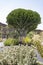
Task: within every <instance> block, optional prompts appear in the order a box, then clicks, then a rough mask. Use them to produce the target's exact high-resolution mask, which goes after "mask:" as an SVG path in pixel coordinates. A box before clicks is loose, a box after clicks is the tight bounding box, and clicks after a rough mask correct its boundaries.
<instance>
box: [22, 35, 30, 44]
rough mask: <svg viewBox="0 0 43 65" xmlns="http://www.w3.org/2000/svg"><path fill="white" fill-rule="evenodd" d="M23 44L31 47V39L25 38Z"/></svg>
mask: <svg viewBox="0 0 43 65" xmlns="http://www.w3.org/2000/svg"><path fill="white" fill-rule="evenodd" d="M22 42H23V43H24V44H27V45H31V38H30V37H27V36H26V37H25V38H23V40H22Z"/></svg>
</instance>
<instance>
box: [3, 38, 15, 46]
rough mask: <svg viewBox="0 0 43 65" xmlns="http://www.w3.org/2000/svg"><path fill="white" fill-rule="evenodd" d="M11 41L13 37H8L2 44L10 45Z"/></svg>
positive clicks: (12, 41)
mask: <svg viewBox="0 0 43 65" xmlns="http://www.w3.org/2000/svg"><path fill="white" fill-rule="evenodd" d="M12 43H14V39H11V38H8V39H7V40H6V41H5V42H4V45H5V46H10V45H12Z"/></svg>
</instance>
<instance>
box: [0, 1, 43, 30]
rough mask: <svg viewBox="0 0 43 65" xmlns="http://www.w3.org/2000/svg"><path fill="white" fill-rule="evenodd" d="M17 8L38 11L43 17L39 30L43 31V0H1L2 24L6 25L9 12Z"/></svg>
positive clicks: (0, 15) (0, 13)
mask: <svg viewBox="0 0 43 65" xmlns="http://www.w3.org/2000/svg"><path fill="white" fill-rule="evenodd" d="M17 8H24V9H31V10H34V11H37V12H38V13H39V14H40V16H41V24H40V25H38V29H43V0H0V22H2V23H6V17H7V15H8V14H9V12H11V11H12V10H14V9H17Z"/></svg>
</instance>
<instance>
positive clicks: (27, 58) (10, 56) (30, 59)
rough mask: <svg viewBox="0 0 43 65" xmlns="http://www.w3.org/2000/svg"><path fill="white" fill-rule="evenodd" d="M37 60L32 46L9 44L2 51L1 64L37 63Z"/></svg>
mask: <svg viewBox="0 0 43 65" xmlns="http://www.w3.org/2000/svg"><path fill="white" fill-rule="evenodd" d="M1 57H2V58H1ZM36 61H37V59H36V54H35V53H34V49H33V48H32V47H30V46H9V47H4V50H3V52H2V51H1V52H0V64H1V65H2V64H3V65H37V63H36Z"/></svg>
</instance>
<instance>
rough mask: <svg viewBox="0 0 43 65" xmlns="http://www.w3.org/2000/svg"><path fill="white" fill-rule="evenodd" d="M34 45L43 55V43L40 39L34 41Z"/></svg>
mask: <svg viewBox="0 0 43 65" xmlns="http://www.w3.org/2000/svg"><path fill="white" fill-rule="evenodd" d="M34 46H36V47H37V50H38V52H39V53H40V55H41V56H42V57H43V45H41V42H40V40H38V41H35V42H34Z"/></svg>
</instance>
